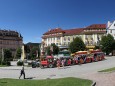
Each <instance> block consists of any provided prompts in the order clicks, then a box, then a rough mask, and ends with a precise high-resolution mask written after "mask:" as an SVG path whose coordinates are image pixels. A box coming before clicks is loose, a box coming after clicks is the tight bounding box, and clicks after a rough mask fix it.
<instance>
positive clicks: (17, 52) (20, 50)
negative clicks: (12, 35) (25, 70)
mask: <svg viewBox="0 0 115 86" xmlns="http://www.w3.org/2000/svg"><path fill="white" fill-rule="evenodd" d="M21 53H22V49H21V48H20V47H19V48H17V50H16V58H17V59H20V57H21Z"/></svg>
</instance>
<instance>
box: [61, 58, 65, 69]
mask: <svg viewBox="0 0 115 86" xmlns="http://www.w3.org/2000/svg"><path fill="white" fill-rule="evenodd" d="M61 64H62V67H63V68H64V65H65V62H64V59H62V61H61Z"/></svg>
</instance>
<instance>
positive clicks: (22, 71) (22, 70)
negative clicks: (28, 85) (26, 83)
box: [19, 65, 25, 79]
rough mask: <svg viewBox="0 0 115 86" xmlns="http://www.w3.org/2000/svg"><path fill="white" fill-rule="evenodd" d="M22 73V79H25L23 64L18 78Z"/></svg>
mask: <svg viewBox="0 0 115 86" xmlns="http://www.w3.org/2000/svg"><path fill="white" fill-rule="evenodd" d="M22 75H23V77H24V79H25V71H24V65H23V66H22V69H21V72H20V76H19V79H20V77H21V76H22Z"/></svg>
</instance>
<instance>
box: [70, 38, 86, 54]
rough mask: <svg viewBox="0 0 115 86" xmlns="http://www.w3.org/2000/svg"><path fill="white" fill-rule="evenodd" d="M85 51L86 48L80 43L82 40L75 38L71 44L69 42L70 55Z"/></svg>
mask: <svg viewBox="0 0 115 86" xmlns="http://www.w3.org/2000/svg"><path fill="white" fill-rule="evenodd" d="M85 49H86V46H85V44H84V42H83V41H82V39H81V38H79V37H76V38H75V39H74V40H73V42H71V43H70V45H69V50H70V51H71V53H75V52H77V51H82V50H85Z"/></svg>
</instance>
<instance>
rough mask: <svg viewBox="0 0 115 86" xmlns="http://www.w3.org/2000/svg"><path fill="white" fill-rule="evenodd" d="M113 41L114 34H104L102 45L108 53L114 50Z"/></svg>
mask: <svg viewBox="0 0 115 86" xmlns="http://www.w3.org/2000/svg"><path fill="white" fill-rule="evenodd" d="M113 43H114V38H113V36H112V35H110V34H108V35H106V36H102V38H101V42H100V46H101V49H102V51H103V52H105V53H106V54H107V55H108V54H109V53H111V52H112V50H113V48H112V47H113V46H112V45H113Z"/></svg>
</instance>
